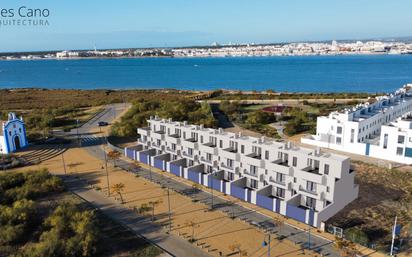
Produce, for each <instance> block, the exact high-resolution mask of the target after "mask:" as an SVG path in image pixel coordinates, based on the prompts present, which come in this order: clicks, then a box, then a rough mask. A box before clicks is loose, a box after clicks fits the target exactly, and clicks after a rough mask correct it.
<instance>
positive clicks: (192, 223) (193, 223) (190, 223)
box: [185, 220, 199, 243]
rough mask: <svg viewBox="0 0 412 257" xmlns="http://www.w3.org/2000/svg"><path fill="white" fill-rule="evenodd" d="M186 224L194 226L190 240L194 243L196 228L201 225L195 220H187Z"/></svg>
mask: <svg viewBox="0 0 412 257" xmlns="http://www.w3.org/2000/svg"><path fill="white" fill-rule="evenodd" d="M185 225H186V226H188V227H191V228H192V236H191V238H190V242H192V243H193V242H194V241H195V228H197V227H199V225H198V224H197V223H196V222H194V221H193V220H187V221H186V222H185Z"/></svg>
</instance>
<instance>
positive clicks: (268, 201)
mask: <svg viewBox="0 0 412 257" xmlns="http://www.w3.org/2000/svg"><path fill="white" fill-rule="evenodd" d="M256 205H258V206H260V207H262V208H265V209H268V210H270V211H273V198H270V197H267V196H264V195H260V194H256Z"/></svg>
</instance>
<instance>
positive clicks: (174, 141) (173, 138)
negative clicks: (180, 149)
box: [166, 134, 180, 145]
mask: <svg viewBox="0 0 412 257" xmlns="http://www.w3.org/2000/svg"><path fill="white" fill-rule="evenodd" d="M166 141H167V142H170V143H172V144H176V145H179V144H180V137H179V135H178V134H171V135H167V138H166Z"/></svg>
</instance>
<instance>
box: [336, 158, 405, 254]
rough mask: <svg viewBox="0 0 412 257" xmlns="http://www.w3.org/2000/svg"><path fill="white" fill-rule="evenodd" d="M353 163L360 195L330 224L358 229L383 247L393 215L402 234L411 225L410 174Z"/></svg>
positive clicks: (362, 163) (384, 247) (386, 243)
mask: <svg viewBox="0 0 412 257" xmlns="http://www.w3.org/2000/svg"><path fill="white" fill-rule="evenodd" d="M353 166H354V168H355V170H356V172H357V175H356V183H358V184H359V198H358V199H357V200H355V201H354V202H352V203H351V204H350V205H348V206H347V207H346V208H345V209H343V210H342V211H341V212H340V213H338V215H336V216H335V217H334V218H333V219H332V223H333V224H335V225H338V226H340V227H343V228H346V229H347V228H350V227H357V228H360V229H361V230H362V231H364V232H365V233H366V234H367V235H368V237H369V239H370V241H371V242H374V243H376V244H377V247H378V248H381V249H386V247H387V246H388V244H389V243H390V239H391V229H392V226H393V222H394V218H395V216H396V215H397V216H398V221H399V223H400V224H402V225H403V231H402V233H403V234H404V235H405V233H408V232H410V230H411V228H412V173H411V172H410V171H406V170H399V169H392V170H389V169H385V168H381V167H378V166H375V165H371V164H366V163H364V162H359V161H353Z"/></svg>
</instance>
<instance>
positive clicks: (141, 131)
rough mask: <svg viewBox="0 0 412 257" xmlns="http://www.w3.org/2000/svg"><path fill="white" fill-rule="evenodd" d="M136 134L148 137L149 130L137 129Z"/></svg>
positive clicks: (147, 128)
mask: <svg viewBox="0 0 412 257" xmlns="http://www.w3.org/2000/svg"><path fill="white" fill-rule="evenodd" d="M137 134H139V135H142V136H148V137H149V136H150V128H149V127H145V128H138V129H137Z"/></svg>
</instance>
